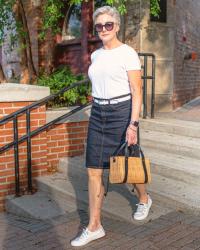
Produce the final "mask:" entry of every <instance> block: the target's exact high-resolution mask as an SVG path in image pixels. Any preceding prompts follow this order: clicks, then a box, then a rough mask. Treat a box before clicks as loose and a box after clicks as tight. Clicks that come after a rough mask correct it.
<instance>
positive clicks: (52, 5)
mask: <svg viewBox="0 0 200 250" xmlns="http://www.w3.org/2000/svg"><path fill="white" fill-rule="evenodd" d="M83 1H86V2H87V1H89V0H69V4H70V5H80V4H81V3H82V2H83ZM159 1H160V0H150V2H151V7H150V10H151V13H152V14H153V15H155V16H158V14H159V11H160V8H159ZM126 2H127V0H103V1H100V0H96V1H95V5H96V6H97V7H100V6H102V3H103V4H107V5H110V6H113V5H116V6H117V9H118V11H119V12H120V14H121V15H124V14H126V12H127V10H126ZM62 8H63V2H62V1H61V0H47V1H46V5H45V6H44V18H43V23H44V25H43V31H42V33H41V38H44V37H45V33H46V30H48V29H49V28H51V29H52V32H53V33H54V34H56V33H57V32H58V31H61V30H59V28H58V25H57V24H58V20H59V18H60V17H62V14H61V13H62V12H61V9H62ZM49 17H50V18H49Z"/></svg>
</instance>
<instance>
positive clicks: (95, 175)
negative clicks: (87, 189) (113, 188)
mask: <svg viewBox="0 0 200 250" xmlns="http://www.w3.org/2000/svg"><path fill="white" fill-rule="evenodd" d="M102 175H103V170H102V169H92V168H88V178H89V179H90V180H101V178H102Z"/></svg>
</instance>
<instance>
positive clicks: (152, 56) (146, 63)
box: [138, 52, 156, 118]
mask: <svg viewBox="0 0 200 250" xmlns="http://www.w3.org/2000/svg"><path fill="white" fill-rule="evenodd" d="M138 55H139V57H144V67H143V68H144V75H143V76H142V79H143V105H144V108H143V118H146V117H147V80H152V83H151V118H154V112H155V68H156V57H155V55H154V54H153V53H141V52H140V53H138ZM148 57H151V58H152V67H151V76H148V75H147V73H148Z"/></svg>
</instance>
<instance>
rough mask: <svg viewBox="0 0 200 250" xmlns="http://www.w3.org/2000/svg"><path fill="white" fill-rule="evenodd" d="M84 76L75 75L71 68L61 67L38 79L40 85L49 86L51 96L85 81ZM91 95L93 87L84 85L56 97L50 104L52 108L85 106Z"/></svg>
mask: <svg viewBox="0 0 200 250" xmlns="http://www.w3.org/2000/svg"><path fill="white" fill-rule="evenodd" d="M83 79H84V76H83V75H74V74H73V73H72V72H71V70H70V69H69V67H67V66H60V67H59V68H58V69H57V70H55V71H54V72H53V73H52V74H51V75H49V76H48V75H42V76H40V77H39V78H38V83H37V84H38V85H40V86H47V87H49V88H50V90H51V94H55V93H57V92H58V91H59V90H61V89H62V88H64V87H67V86H71V85H72V84H73V83H75V82H77V81H80V80H83ZM90 94H91V86H90V85H89V84H82V85H80V86H78V87H75V88H73V89H71V90H69V91H66V92H65V93H64V94H62V95H60V96H59V97H56V98H55V99H54V100H53V101H51V102H50V103H49V106H50V107H52V106H53V107H55V106H56V107H58V106H59V107H60V106H71V105H79V104H85V103H86V102H87V97H88V96H89V95H90Z"/></svg>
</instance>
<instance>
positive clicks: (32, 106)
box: [0, 53, 155, 196]
mask: <svg viewBox="0 0 200 250" xmlns="http://www.w3.org/2000/svg"><path fill="white" fill-rule="evenodd" d="M139 56H140V57H144V65H143V72H144V74H143V76H142V79H143V105H144V108H143V118H146V116H147V80H148V79H150V80H152V92H151V118H153V117H154V104H155V56H154V55H153V54H149V53H139ZM149 57H151V58H152V71H151V73H152V74H151V75H150V76H148V75H147V70H148V68H147V67H148V58H149ZM81 84H89V79H84V80H82V81H79V82H76V83H74V84H73V85H71V86H70V87H65V88H63V89H62V90H60V91H59V92H57V93H56V94H52V95H49V96H47V97H45V98H43V99H41V100H39V101H37V102H35V103H33V104H30V105H28V106H26V107H23V108H21V109H19V110H18V111H16V112H14V113H11V114H9V115H7V116H6V117H4V118H2V119H0V126H1V125H4V124H6V123H7V122H9V121H13V135H14V140H13V141H12V142H10V143H8V144H6V145H4V146H2V147H1V148H0V154H1V153H3V152H5V151H6V150H8V149H10V148H12V147H14V160H15V194H16V196H20V195H21V194H20V177H19V144H20V143H22V142H24V141H26V142H27V173H28V185H27V189H28V190H27V191H28V193H32V192H33V187H32V156H31V138H32V137H33V136H36V135H38V134H39V133H41V132H43V131H45V130H46V129H48V128H49V127H51V126H52V125H55V124H56V123H57V122H59V121H61V120H63V119H65V118H67V117H69V116H71V115H73V114H74V113H76V112H78V111H80V110H81V109H84V108H85V107H87V106H89V105H91V102H92V101H90V102H88V103H86V104H84V105H81V106H79V107H77V108H75V109H73V110H72V111H70V112H68V113H66V114H64V115H62V116H60V117H58V118H56V119H54V120H52V121H50V122H48V123H46V124H45V125H42V126H41V127H38V128H37V129H35V130H33V131H31V120H30V114H31V111H32V110H33V109H36V108H38V107H40V106H42V105H44V104H46V103H47V102H48V101H50V100H53V99H54V98H55V97H57V96H59V95H61V94H63V93H64V92H66V91H69V90H71V89H73V88H75V87H78V86H80V85H81ZM22 114H26V134H25V135H23V136H21V137H20V138H19V133H18V117H19V116H21V115H22ZM138 140H139V130H138Z"/></svg>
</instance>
